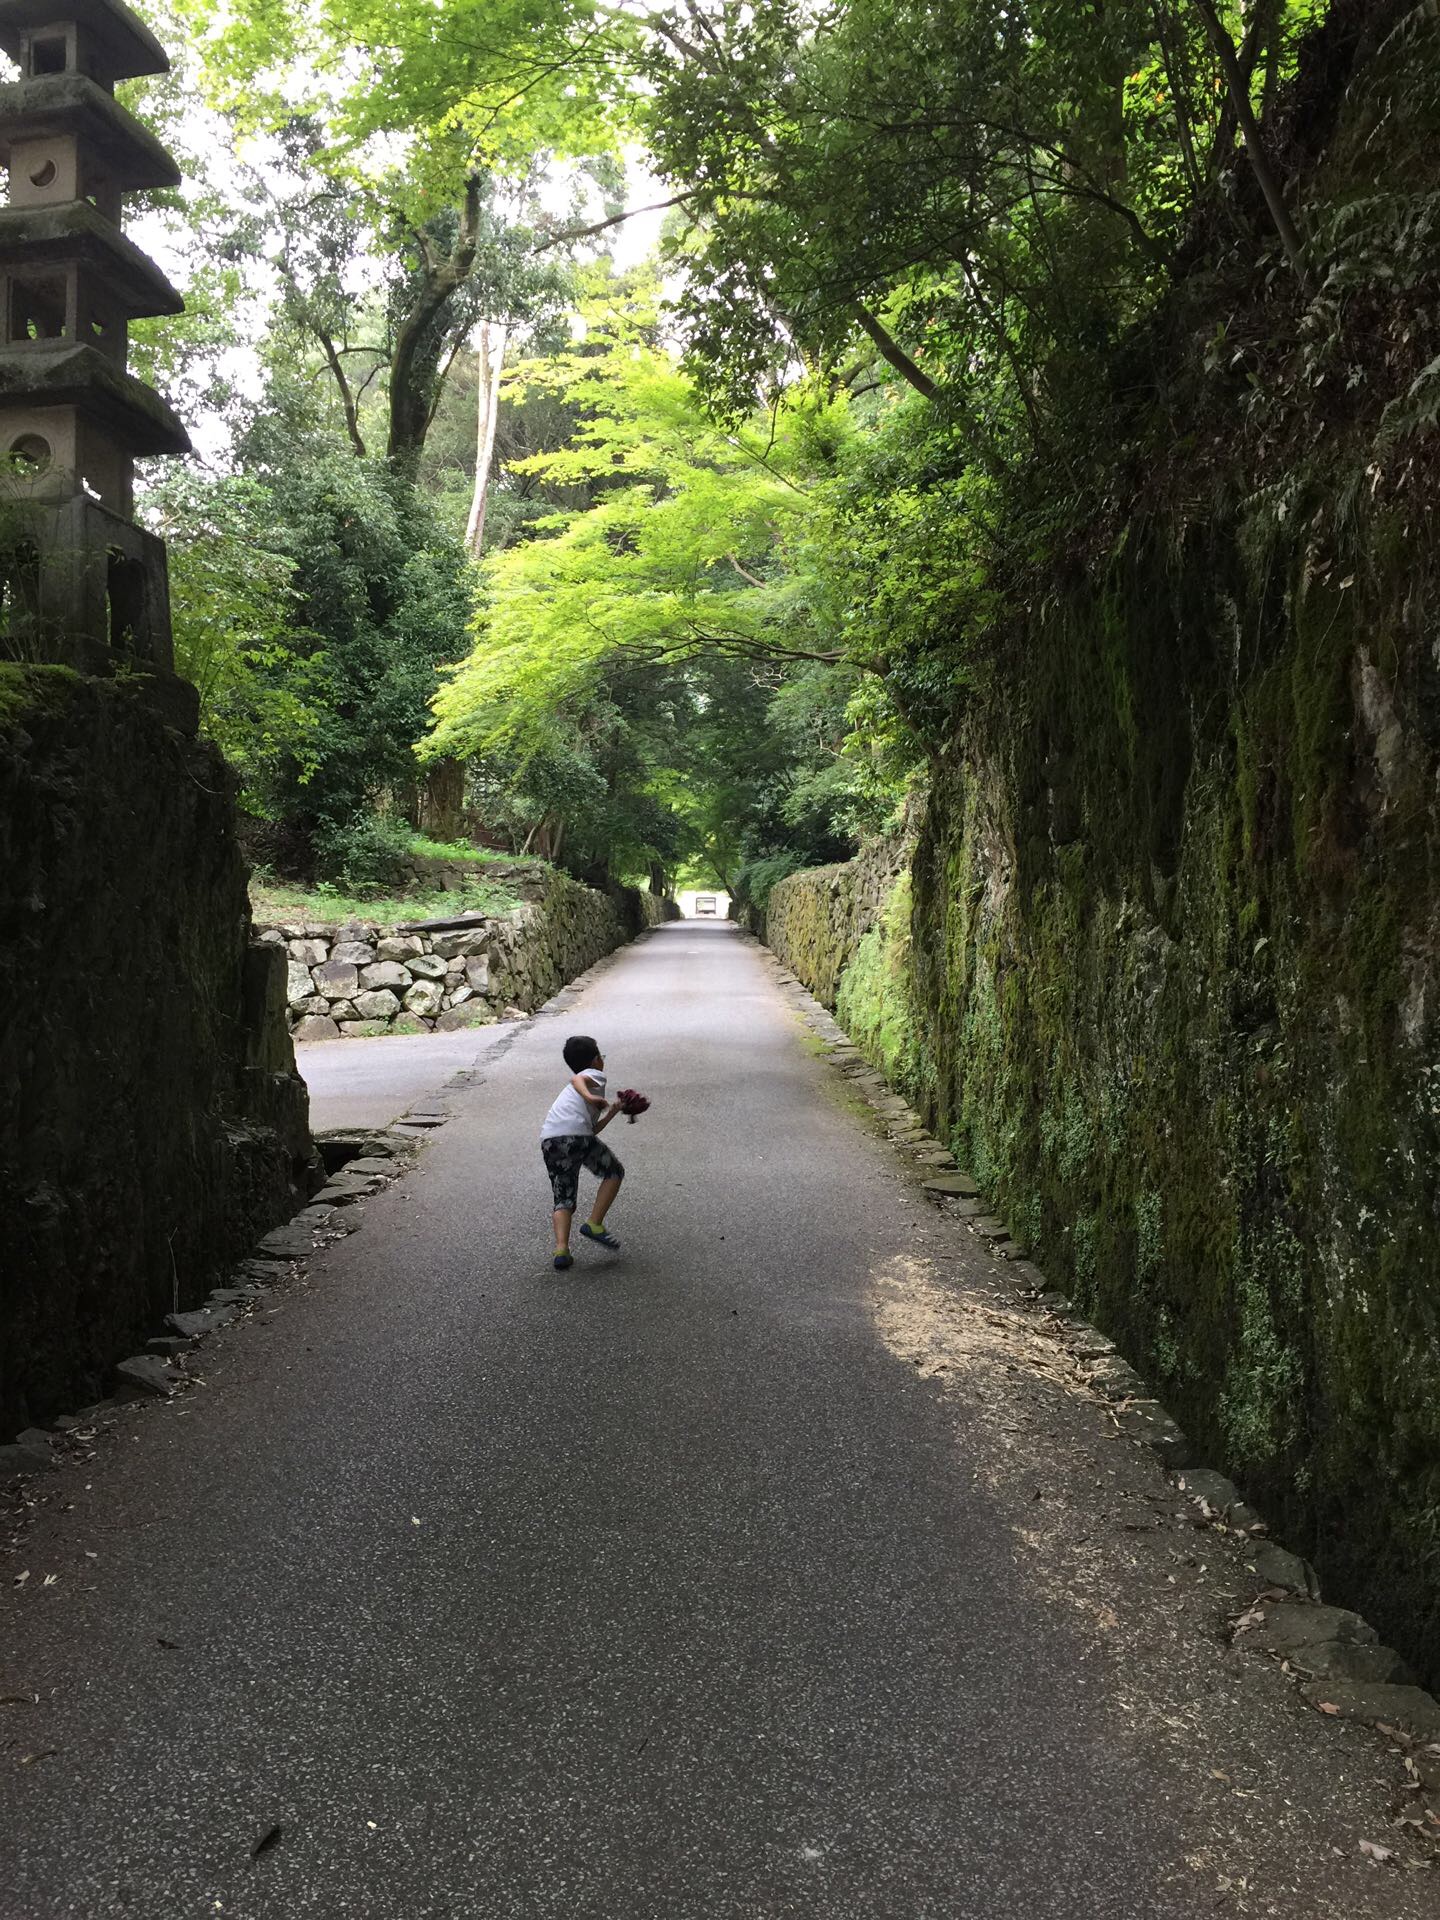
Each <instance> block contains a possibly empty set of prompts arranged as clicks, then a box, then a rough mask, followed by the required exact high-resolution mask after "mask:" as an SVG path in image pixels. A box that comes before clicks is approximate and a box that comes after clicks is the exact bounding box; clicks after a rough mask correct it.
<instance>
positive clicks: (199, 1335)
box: [165, 1305, 240, 1340]
mask: <svg viewBox="0 0 1440 1920" xmlns="http://www.w3.org/2000/svg"><path fill="white" fill-rule="evenodd" d="M239 1313H240V1309H239V1307H237V1306H233V1305H232V1306H226V1307H196V1308H195V1309H194V1311H193V1312H190V1313H167V1314H166V1316H165V1324H166V1326H167V1327H173V1328H174V1329H175V1331H176V1333H178V1334H179V1335H180V1337H181V1339H182V1340H203V1339H204V1338H205V1335H206V1334H207V1333H214V1331H215V1329H216V1328H217V1327H223V1326H226V1325H228V1324H229V1322H230V1321H232V1320H234V1319H237V1318H238V1317H239Z"/></svg>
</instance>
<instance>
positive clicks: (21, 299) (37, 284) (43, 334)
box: [6, 274, 69, 344]
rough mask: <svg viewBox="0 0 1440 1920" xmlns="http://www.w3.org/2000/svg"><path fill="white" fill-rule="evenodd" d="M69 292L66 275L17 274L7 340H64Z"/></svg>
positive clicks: (13, 284)
mask: <svg viewBox="0 0 1440 1920" xmlns="http://www.w3.org/2000/svg"><path fill="white" fill-rule="evenodd" d="M68 304H69V301H68V289H67V287H66V283H65V279H64V276H63V275H58V274H45V275H38V274H37V275H30V274H25V275H20V274H17V275H15V276H14V277H13V278H12V279H11V282H10V313H9V323H10V324H9V328H8V331H7V336H6V337H7V339H8V340H9V341H10V342H11V343H12V344H18V343H21V342H24V341H26V340H63V339H64V337H65V319H66V309H67V306H68Z"/></svg>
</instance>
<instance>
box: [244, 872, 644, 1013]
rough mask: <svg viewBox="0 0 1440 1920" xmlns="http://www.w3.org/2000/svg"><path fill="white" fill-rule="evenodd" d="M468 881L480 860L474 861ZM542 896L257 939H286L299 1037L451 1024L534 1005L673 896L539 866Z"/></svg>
mask: <svg viewBox="0 0 1440 1920" xmlns="http://www.w3.org/2000/svg"><path fill="white" fill-rule="evenodd" d="M470 877H471V879H472V880H473V869H472V872H471V876H470ZM531 885H532V887H533V890H534V891H535V894H536V897H535V898H534V899H531V900H526V901H523V902H522V903H521V904H520V905H519V906H517V907H514V908H512V909H511V910H510V911H509V912H508V913H502V914H482V913H478V912H477V913H474V914H463V915H458V916H457V920H458V921H463V922H464V924H446V925H444V926H441V925H438V924H431V923H424V922H410V923H407V922H400V923H398V924H396V925H393V926H382V925H380V924H379V923H378V922H375V921H369V920H350V921H346V922H344V923H342V924H338V925H337V924H334V923H321V922H313V921H288V922H286V923H284V924H282V925H280V926H275V927H267V928H266V929H265V930H264V931H263V932H262V933H261V936H260V938H261V940H262V941H263V942H265V943H266V944H267V945H269V946H271V947H275V948H280V949H283V951H284V954H285V957H286V962H287V976H288V977H287V985H286V999H287V1003H288V1011H289V1022H290V1028H291V1032H292V1034H293V1037H294V1038H295V1039H296V1040H299V1041H315V1040H340V1039H357V1038H366V1037H370V1036H373V1035H376V1034H382V1033H429V1032H440V1033H450V1032H454V1031H455V1030H456V1029H458V1028H461V1027H475V1026H485V1025H488V1024H489V1023H490V1022H492V1021H495V1020H499V1019H502V1018H503V1017H504V1015H505V1012H506V1009H507V1008H513V1009H516V1010H518V1011H519V1012H521V1013H531V1012H533V1011H534V1010H535V1008H536V1007H538V1006H540V1005H542V1004H543V1003H544V1002H545V1001H546V1000H548V999H549V998H550V996H551V995H552V994H553V993H555V992H557V991H558V990H559V989H560V988H561V987H563V986H564V985H566V983H567V982H569V981H571V980H573V979H574V978H575V977H576V976H577V974H581V973H584V972H585V970H586V968H587V967H592V966H594V964H595V962H596V961H597V960H600V959H603V958H604V956H605V955H606V954H607V953H613V952H614V950H615V949H616V948H617V947H619V946H622V945H623V944H624V943H625V942H626V941H627V940H629V939H631V938H633V937H634V935H635V934H636V933H637V932H639V931H641V930H642V929H643V928H644V927H646V926H651V925H654V924H656V923H657V922H658V921H659V920H662V919H668V918H673V917H674V911H675V909H674V904H673V902H670V901H666V900H662V899H659V898H657V896H655V895H653V894H650V893H640V892H638V891H634V890H631V889H625V888H621V889H616V890H615V891H614V892H601V891H599V890H598V889H596V888H594V887H586V886H581V885H580V884H579V883H578V882H577V881H574V880H572V879H570V878H569V877H568V875H565V874H562V873H555V872H548V873H547V872H544V870H539V877H538V878H536V879H535V880H533V881H532V882H531Z"/></svg>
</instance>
